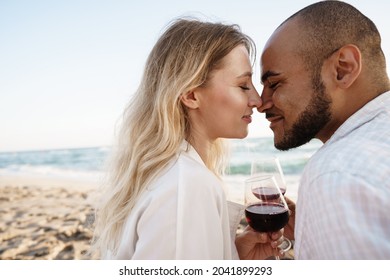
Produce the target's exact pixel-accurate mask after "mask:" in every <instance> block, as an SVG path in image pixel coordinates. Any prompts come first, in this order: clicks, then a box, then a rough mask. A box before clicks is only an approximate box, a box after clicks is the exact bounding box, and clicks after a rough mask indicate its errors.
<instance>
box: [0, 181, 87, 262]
mask: <svg viewBox="0 0 390 280" xmlns="http://www.w3.org/2000/svg"><path fill="white" fill-rule="evenodd" d="M93 189H94V186H93V185H91V184H87V183H85V182H84V183H81V182H76V181H67V180H51V179H48V178H25V177H21V178H20V177H19V178H18V177H15V178H12V177H6V178H4V177H0V259H1V260H15V259H18V260H30V259H35V260H51V259H53V260H69V259H75V260H81V259H87V256H86V252H87V250H88V248H89V246H90V240H91V237H92V232H93V222H94V212H93V208H92V203H93V201H92V196H93V195H92V194H93Z"/></svg>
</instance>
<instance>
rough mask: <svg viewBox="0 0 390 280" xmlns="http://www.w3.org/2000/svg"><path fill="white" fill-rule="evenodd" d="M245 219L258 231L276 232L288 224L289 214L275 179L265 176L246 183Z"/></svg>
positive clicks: (253, 178)
mask: <svg viewBox="0 0 390 280" xmlns="http://www.w3.org/2000/svg"><path fill="white" fill-rule="evenodd" d="M245 204H246V208H245V217H246V220H247V222H248V224H249V225H250V226H251V227H252V228H253V229H254V230H256V231H260V232H274V231H278V230H280V229H282V228H283V227H285V226H286V225H287V223H288V218H289V212H288V207H287V203H286V201H285V199H284V196H283V194H282V191H281V190H280V188H279V186H278V184H277V182H276V180H275V177H274V176H271V175H263V176H256V177H251V178H249V179H247V180H246V181H245Z"/></svg>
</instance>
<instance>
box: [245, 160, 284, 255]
mask: <svg viewBox="0 0 390 280" xmlns="http://www.w3.org/2000/svg"><path fill="white" fill-rule="evenodd" d="M266 175H272V176H274V177H275V180H276V183H277V184H278V186H279V188H280V190H281V192H282V194H283V195H284V194H285V193H286V191H287V185H286V180H285V178H284V174H283V169H282V166H281V164H280V161H279V158H278V157H275V156H273V157H265V158H260V159H255V160H254V161H252V166H251V176H252V177H255V176H266ZM279 248H280V249H281V250H282V251H283V252H284V253H286V252H288V251H289V250H290V249H291V248H292V243H291V241H290V240H289V239H287V238H284V239H283V242H282V244H280V245H279Z"/></svg>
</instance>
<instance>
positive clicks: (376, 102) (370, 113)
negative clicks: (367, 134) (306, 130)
mask: <svg viewBox="0 0 390 280" xmlns="http://www.w3.org/2000/svg"><path fill="white" fill-rule="evenodd" d="M389 108H390V91H388V92H385V93H382V94H381V95H379V96H378V97H376V98H374V99H373V100H371V101H370V102H368V103H367V104H366V105H364V106H363V107H362V108H361V109H359V110H358V111H357V112H355V113H354V114H353V115H352V116H350V117H349V118H348V119H347V120H346V121H345V122H344V123H343V124H342V125H341V126H340V127H339V128H338V129H337V130H336V132H335V133H334V134H333V135H332V137H331V138H330V139H329V141H328V142H326V144H328V143H332V142H334V141H337V140H338V139H341V138H343V137H344V136H346V135H348V134H349V133H351V132H352V131H354V130H355V129H357V128H358V127H360V126H361V125H363V124H364V123H367V122H369V121H370V120H372V119H374V118H375V117H376V116H377V115H379V114H381V113H383V112H386V111H389Z"/></svg>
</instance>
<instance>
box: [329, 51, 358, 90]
mask: <svg viewBox="0 0 390 280" xmlns="http://www.w3.org/2000/svg"><path fill="white" fill-rule="evenodd" d="M335 67H336V72H337V76H336V83H337V84H338V86H339V87H340V88H344V89H345V88H348V87H350V86H351V85H352V84H353V83H354V82H355V80H356V79H357V77H358V76H359V75H360V73H361V71H362V54H361V52H360V50H359V48H358V47H357V46H355V45H345V46H343V47H341V48H340V49H339V50H338V51H337V57H336V60H335Z"/></svg>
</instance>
